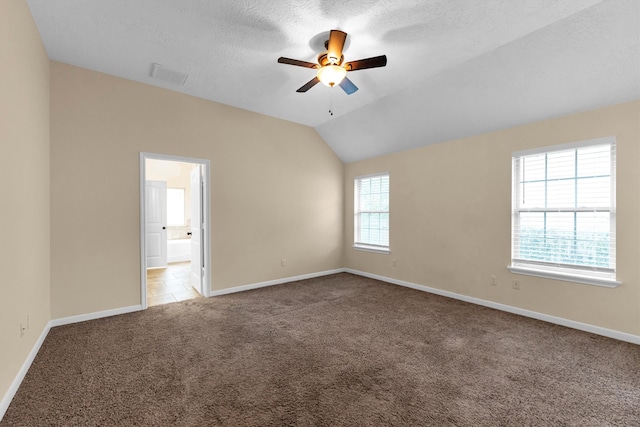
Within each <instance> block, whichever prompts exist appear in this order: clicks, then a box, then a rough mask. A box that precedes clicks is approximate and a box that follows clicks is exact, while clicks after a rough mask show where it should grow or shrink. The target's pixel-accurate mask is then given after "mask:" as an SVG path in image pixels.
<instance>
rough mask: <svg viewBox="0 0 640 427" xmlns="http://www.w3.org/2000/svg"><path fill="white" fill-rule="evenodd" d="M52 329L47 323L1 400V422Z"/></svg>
mask: <svg viewBox="0 0 640 427" xmlns="http://www.w3.org/2000/svg"><path fill="white" fill-rule="evenodd" d="M50 329H51V322H49V323H47V324H46V326H45V327H44V329H43V330H42V333H41V334H40V336H39V337H38V340H37V341H36V343H35V344H34V345H33V348H32V349H31V351H30V352H29V355H28V356H27V358H26V359H25V360H24V363H23V364H22V366H21V367H20V370H19V371H18V373H17V374H16V377H15V378H14V379H13V381H12V382H11V385H10V386H9V389H8V390H7V392H6V393H5V394H4V397H3V398H2V400H0V421H1V420H2V418H3V417H4V414H5V413H6V412H7V409H9V405H10V404H11V401H12V400H13V397H14V396H15V395H16V393H17V392H18V388H20V384H22V381H23V380H24V377H25V375H27V371H29V368H30V367H31V364H32V363H33V360H34V359H35V358H36V355H37V354H38V352H39V351H40V347H41V346H42V343H43V342H44V340H45V338H46V337H47V335H48V334H49V330H50Z"/></svg>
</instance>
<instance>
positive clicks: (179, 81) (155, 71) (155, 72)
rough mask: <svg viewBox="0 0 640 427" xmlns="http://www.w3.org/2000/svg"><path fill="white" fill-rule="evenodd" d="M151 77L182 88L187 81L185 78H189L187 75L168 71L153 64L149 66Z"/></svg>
mask: <svg viewBox="0 0 640 427" xmlns="http://www.w3.org/2000/svg"><path fill="white" fill-rule="evenodd" d="M151 77H153V78H154V79H158V80H162V81H165V82H168V83H171V84H174V85H180V86H184V84H185V82H186V81H187V77H189V74H187V73H181V72H180V71H174V70H170V69H168V68H167V67H163V66H162V65H160V64H153V65H152V66H151Z"/></svg>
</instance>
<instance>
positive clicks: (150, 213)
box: [144, 181, 167, 268]
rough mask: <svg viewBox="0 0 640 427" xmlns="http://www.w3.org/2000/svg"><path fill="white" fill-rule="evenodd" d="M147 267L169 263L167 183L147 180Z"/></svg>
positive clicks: (163, 265) (162, 265)
mask: <svg viewBox="0 0 640 427" xmlns="http://www.w3.org/2000/svg"><path fill="white" fill-rule="evenodd" d="M145 190H146V191H145V205H144V206H145V208H144V210H145V232H146V236H145V249H146V257H147V268H150V267H165V266H166V265H167V183H166V182H164V181H145Z"/></svg>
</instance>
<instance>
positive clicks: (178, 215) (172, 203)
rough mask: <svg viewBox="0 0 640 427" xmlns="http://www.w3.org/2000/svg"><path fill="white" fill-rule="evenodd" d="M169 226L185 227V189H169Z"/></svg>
mask: <svg viewBox="0 0 640 427" xmlns="http://www.w3.org/2000/svg"><path fill="white" fill-rule="evenodd" d="M167 225H168V226H174V227H175V226H183V225H185V223H184V188H167Z"/></svg>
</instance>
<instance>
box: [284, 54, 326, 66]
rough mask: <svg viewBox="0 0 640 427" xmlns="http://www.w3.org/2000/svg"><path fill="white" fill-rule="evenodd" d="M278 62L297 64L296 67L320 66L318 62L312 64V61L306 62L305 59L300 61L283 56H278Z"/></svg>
mask: <svg viewBox="0 0 640 427" xmlns="http://www.w3.org/2000/svg"><path fill="white" fill-rule="evenodd" d="M278 62H279V63H281V64H289V65H297V66H298V67H307V68H320V64H314V63H313V62H307V61H300V60H299V59H291V58H285V57H283V56H281V57H280V58H278Z"/></svg>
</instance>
